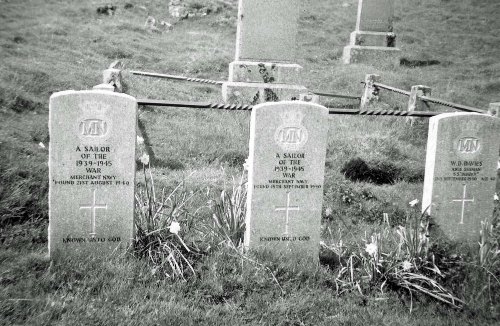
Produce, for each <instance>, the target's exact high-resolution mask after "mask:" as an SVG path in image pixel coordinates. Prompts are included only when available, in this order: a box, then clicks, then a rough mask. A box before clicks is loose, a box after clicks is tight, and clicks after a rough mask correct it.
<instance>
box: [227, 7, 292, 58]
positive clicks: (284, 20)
mask: <svg viewBox="0 0 500 326" xmlns="http://www.w3.org/2000/svg"><path fill="white" fill-rule="evenodd" d="M299 7H300V1H299V0H272V1H270V0H240V2H239V9H238V27H237V28H238V29H237V40H236V61H244V60H250V61H256V60H257V61H272V62H280V61H293V59H294V58H295V47H296V39H297V29H298V18H299Z"/></svg>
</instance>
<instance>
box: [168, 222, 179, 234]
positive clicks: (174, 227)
mask: <svg viewBox="0 0 500 326" xmlns="http://www.w3.org/2000/svg"><path fill="white" fill-rule="evenodd" d="M168 230H169V231H170V233H174V234H179V231H180V230H181V225H180V224H179V222H175V221H174V222H172V224H170V227H169V228H168Z"/></svg>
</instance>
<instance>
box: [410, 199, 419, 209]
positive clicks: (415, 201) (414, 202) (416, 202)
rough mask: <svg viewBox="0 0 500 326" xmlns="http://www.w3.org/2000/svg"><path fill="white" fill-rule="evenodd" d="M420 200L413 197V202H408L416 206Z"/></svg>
mask: <svg viewBox="0 0 500 326" xmlns="http://www.w3.org/2000/svg"><path fill="white" fill-rule="evenodd" d="M419 202H420V201H419V200H418V199H413V200H412V201H411V202H409V203H408V204H410V206H411V207H414V206H415V205H416V204H418V203H419Z"/></svg>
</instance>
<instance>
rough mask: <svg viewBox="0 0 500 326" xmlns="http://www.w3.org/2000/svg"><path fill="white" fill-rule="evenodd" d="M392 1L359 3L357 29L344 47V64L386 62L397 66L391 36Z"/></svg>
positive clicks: (394, 43) (393, 41) (395, 52)
mask: <svg viewBox="0 0 500 326" xmlns="http://www.w3.org/2000/svg"><path fill="white" fill-rule="evenodd" d="M393 17H394V0H359V3H358V15H357V20H356V29H355V31H354V32H352V33H351V37H350V42H349V45H348V46H346V47H344V54H343V61H344V63H346V64H349V63H360V62H378V61H386V62H387V61H389V62H393V63H394V64H399V62H398V61H399V54H400V50H399V49H398V48H396V34H394V32H393V24H392V22H393Z"/></svg>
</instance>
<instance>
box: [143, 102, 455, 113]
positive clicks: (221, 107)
mask: <svg viewBox="0 0 500 326" xmlns="http://www.w3.org/2000/svg"><path fill="white" fill-rule="evenodd" d="M137 103H138V104H139V105H153V106H168V107H178V108H179V107H186V108H195V109H219V110H244V111H250V110H252V108H253V106H251V105H240V104H223V103H210V102H180V101H165V100H149V99H138V100H137ZM328 109H329V112H328V113H329V114H343V115H385V116H395V117H433V116H435V115H438V114H441V113H446V112H427V111H397V110H357V109H338V108H328Z"/></svg>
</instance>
